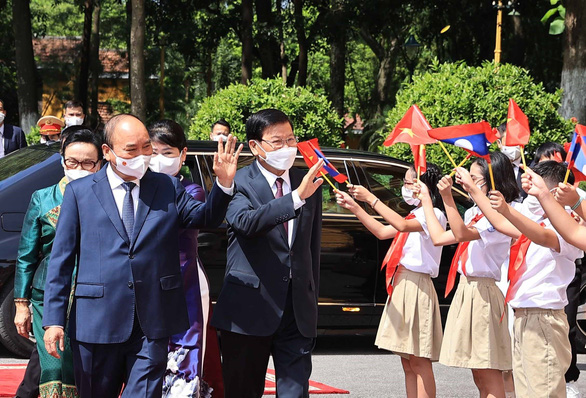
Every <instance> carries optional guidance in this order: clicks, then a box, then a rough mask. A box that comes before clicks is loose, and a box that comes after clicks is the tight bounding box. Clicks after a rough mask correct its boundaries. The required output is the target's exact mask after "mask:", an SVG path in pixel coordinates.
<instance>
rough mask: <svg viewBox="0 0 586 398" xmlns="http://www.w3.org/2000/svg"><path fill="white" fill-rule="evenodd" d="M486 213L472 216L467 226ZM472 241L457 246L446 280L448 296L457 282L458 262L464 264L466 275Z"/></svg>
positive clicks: (463, 272)
mask: <svg viewBox="0 0 586 398" xmlns="http://www.w3.org/2000/svg"><path fill="white" fill-rule="evenodd" d="M482 217H484V214H477V215H475V216H474V218H472V221H470V222H469V223H468V225H466V227H468V228H469V227H471V226H473V225H474V224H476V223H477V222H478V221H479V220H480V219H481V218H482ZM469 244H470V242H460V243H459V244H458V247H457V248H456V253H455V254H454V258H453V259H452V264H451V265H450V272H448V281H447V282H446V294H445V296H444V297H448V294H450V292H451V291H452V289H453V288H454V284H455V283H456V274H457V273H458V262H461V264H462V274H464V276H466V261H468V245H469Z"/></svg>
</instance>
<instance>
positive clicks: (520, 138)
mask: <svg viewBox="0 0 586 398" xmlns="http://www.w3.org/2000/svg"><path fill="white" fill-rule="evenodd" d="M530 135H531V131H530V130H529V119H527V116H526V115H525V114H524V113H523V111H522V110H521V108H519V105H517V103H516V102H515V100H514V99H512V98H509V111H508V114H507V135H506V137H505V142H504V143H503V144H504V145H505V146H516V145H519V146H520V147H521V160H522V161H523V167H524V168H525V167H527V164H526V163H525V154H524V151H523V148H524V147H525V145H527V144H528V143H529V137H530Z"/></svg>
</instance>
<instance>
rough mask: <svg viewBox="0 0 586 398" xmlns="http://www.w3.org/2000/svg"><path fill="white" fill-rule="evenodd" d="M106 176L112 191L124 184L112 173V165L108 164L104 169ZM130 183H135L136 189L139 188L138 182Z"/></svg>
mask: <svg viewBox="0 0 586 398" xmlns="http://www.w3.org/2000/svg"><path fill="white" fill-rule="evenodd" d="M106 176H107V177H108V182H109V183H110V188H111V189H112V190H114V189H116V188H118V187H120V185H122V184H123V183H125V182H126V181H124V180H123V179H122V177H120V176H119V175H118V174H116V173H115V172H114V170H113V169H112V165H110V164H108V166H107V168H106ZM131 182H133V183H135V184H136V186H137V187H140V180H132V181H131Z"/></svg>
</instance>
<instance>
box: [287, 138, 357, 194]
mask: <svg viewBox="0 0 586 398" xmlns="http://www.w3.org/2000/svg"><path fill="white" fill-rule="evenodd" d="M297 149H299V152H301V155H303V159H304V160H305V163H307V166H308V167H310V168H311V167H313V165H314V164H316V163H317V162H318V161H319V159H323V160H324V166H323V167H322V168H321V170H320V171H321V172H322V175H324V177H325V174H329V175H330V176H331V177H332V178H333V179H334V180H336V181H337V182H339V183H343V182H346V181H348V177H346V176H345V175H344V174H342V173H340V172H339V171H338V170H337V169H336V168H335V167H334V165H332V163H330V161H329V160H328V159H327V158H326V156H325V155H324V154H323V152H322V151H321V149H320V147H319V143H318V141H317V138H312V139H311V140H308V141H302V142H299V143H298V144H297ZM326 179H327V177H326ZM330 185H332V184H330ZM332 186H333V185H332ZM334 189H335V187H334Z"/></svg>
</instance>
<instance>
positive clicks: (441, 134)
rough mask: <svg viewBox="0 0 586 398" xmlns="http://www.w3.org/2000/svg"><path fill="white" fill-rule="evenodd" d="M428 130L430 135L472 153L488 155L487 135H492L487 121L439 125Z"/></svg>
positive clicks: (482, 155)
mask: <svg viewBox="0 0 586 398" xmlns="http://www.w3.org/2000/svg"><path fill="white" fill-rule="evenodd" d="M428 132H429V136H430V137H432V138H435V139H437V140H438V141H443V142H446V143H448V144H452V145H455V146H457V147H460V148H462V149H464V150H466V151H468V152H470V153H472V154H473V155H476V156H479V157H483V158H486V157H487V156H488V155H489V152H488V147H489V145H490V141H489V140H488V139H487V135H489V136H490V135H492V129H491V128H490V124H488V122H485V121H482V122H479V123H470V124H460V125H457V126H448V127H440V128H437V129H431V130H429V131H428Z"/></svg>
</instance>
